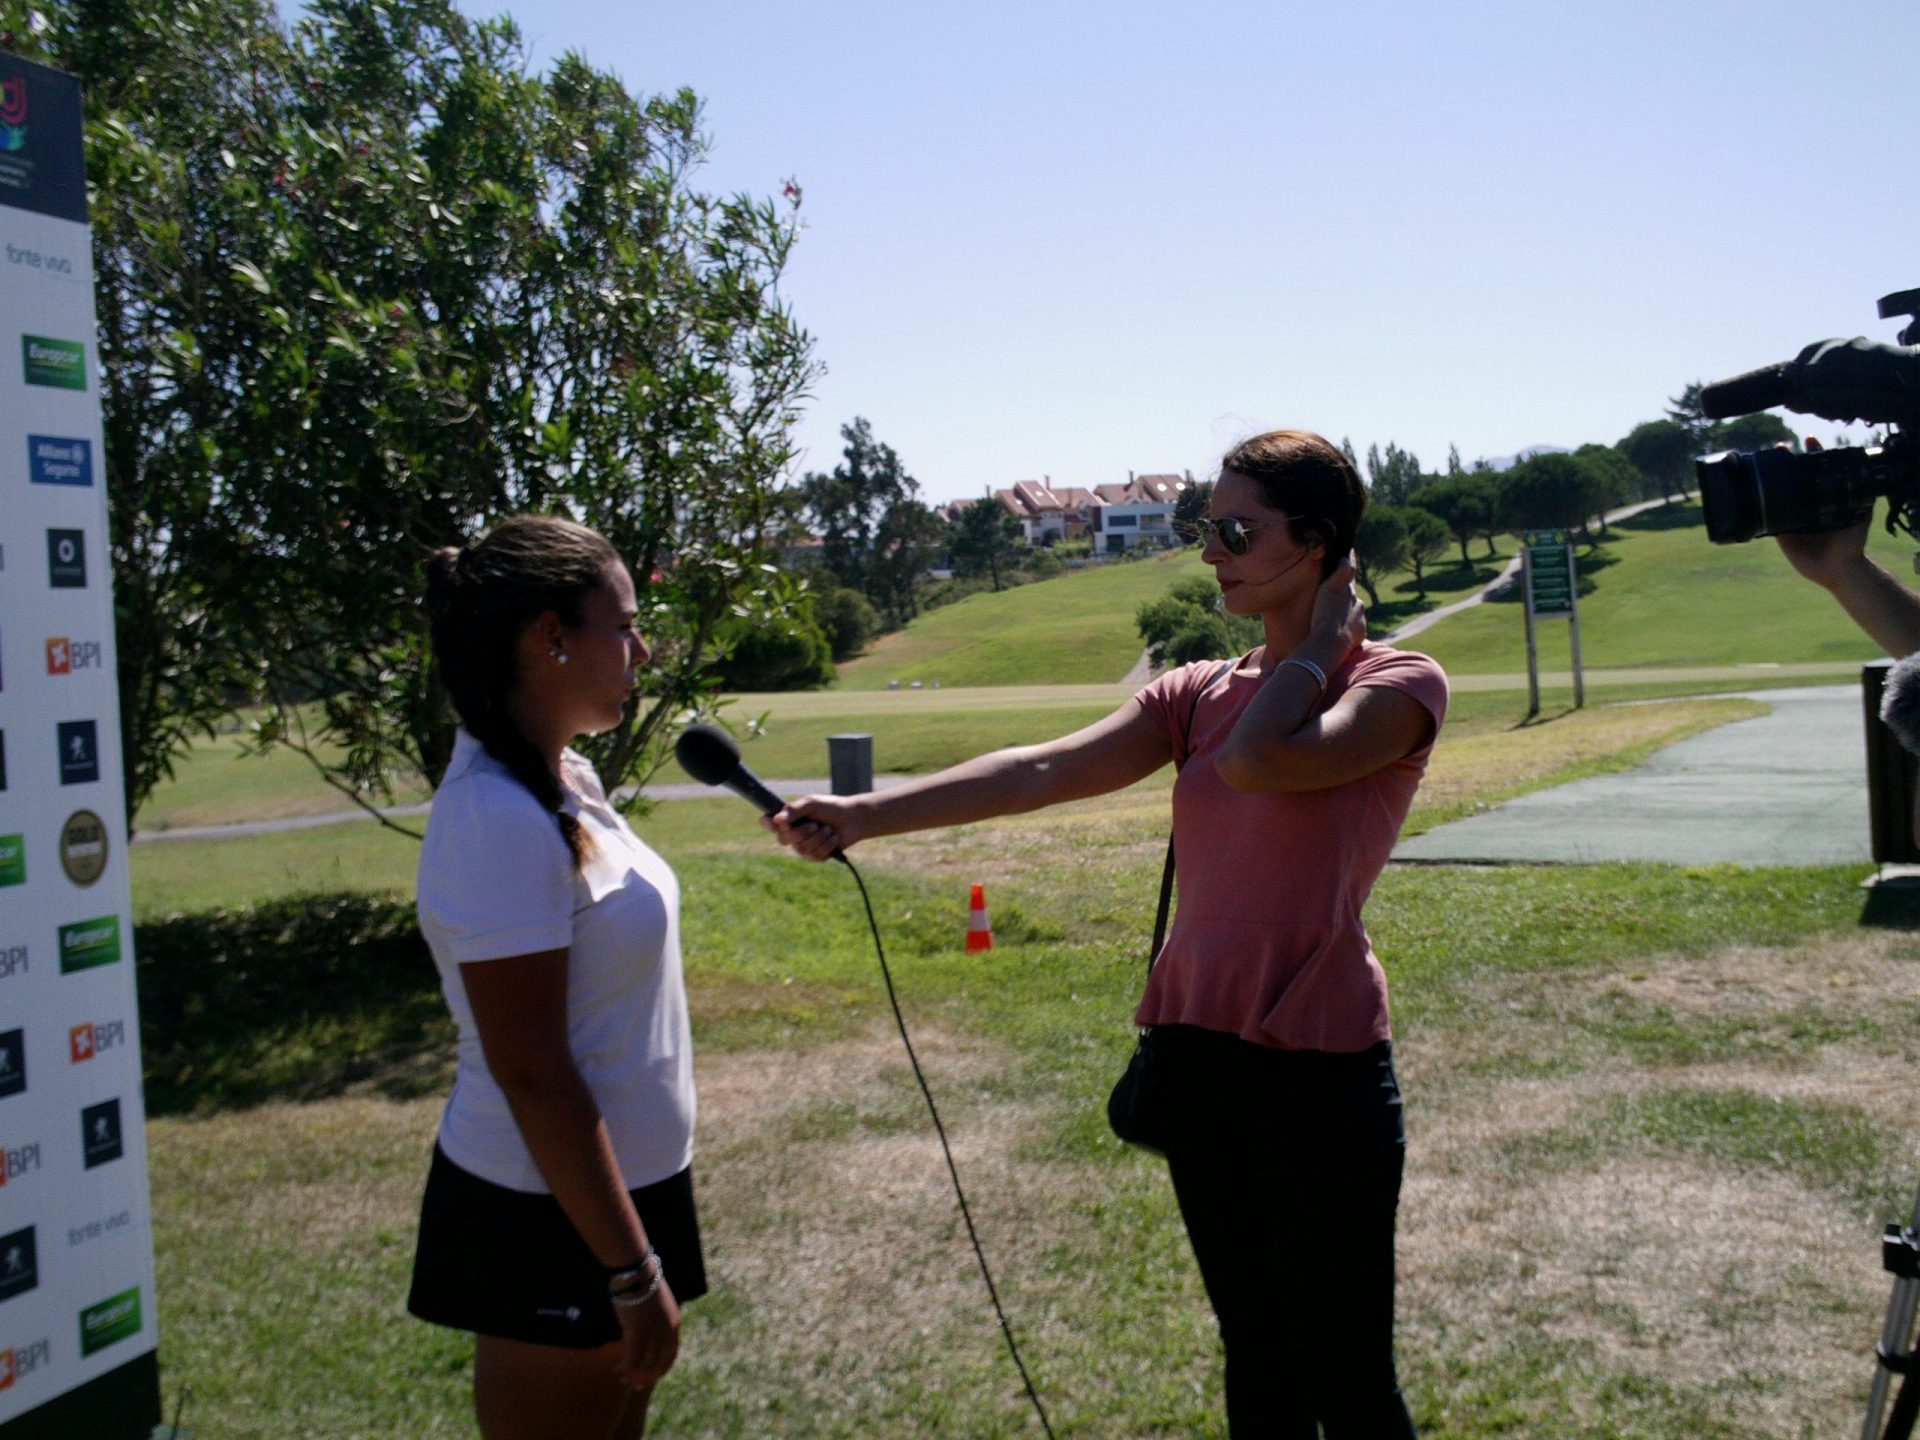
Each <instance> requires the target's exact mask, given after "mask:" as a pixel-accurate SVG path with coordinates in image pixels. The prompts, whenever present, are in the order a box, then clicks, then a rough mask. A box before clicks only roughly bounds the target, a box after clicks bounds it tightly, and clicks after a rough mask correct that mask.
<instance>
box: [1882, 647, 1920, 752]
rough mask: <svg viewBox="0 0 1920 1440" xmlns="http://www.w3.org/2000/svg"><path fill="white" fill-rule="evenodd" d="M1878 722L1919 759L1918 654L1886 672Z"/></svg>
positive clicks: (1919, 694) (1919, 679)
mask: <svg viewBox="0 0 1920 1440" xmlns="http://www.w3.org/2000/svg"><path fill="white" fill-rule="evenodd" d="M1880 718H1881V719H1882V720H1884V721H1886V723H1887V728H1888V729H1889V730H1891V731H1893V735H1894V738H1895V739H1896V740H1898V741H1899V742H1900V744H1901V746H1902V748H1904V749H1906V750H1907V751H1909V752H1911V753H1913V754H1916V755H1920V654H1915V655H1909V656H1907V658H1906V659H1904V660H1901V661H1899V662H1898V663H1897V664H1895V665H1894V667H1893V668H1892V669H1891V670H1889V671H1888V672H1887V680H1886V688H1885V689H1883V690H1882V691H1881V692H1880Z"/></svg>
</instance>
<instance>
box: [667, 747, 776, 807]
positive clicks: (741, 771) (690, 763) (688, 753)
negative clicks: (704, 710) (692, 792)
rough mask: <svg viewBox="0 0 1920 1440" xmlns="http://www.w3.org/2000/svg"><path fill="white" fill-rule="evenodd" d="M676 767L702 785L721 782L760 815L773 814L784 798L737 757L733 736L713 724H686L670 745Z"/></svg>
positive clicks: (738, 754)
mask: <svg viewBox="0 0 1920 1440" xmlns="http://www.w3.org/2000/svg"><path fill="white" fill-rule="evenodd" d="M673 754H674V758H675V759H677V760H678V761H679V762H680V768H681V769H682V770H684V771H686V772H687V774H689V775H691V776H692V777H693V778H694V779H696V780H698V781H699V782H700V783H701V784H702V785H724V786H726V787H727V789H729V790H731V791H733V793H734V794H736V795H738V796H739V797H740V798H741V799H742V800H745V801H746V802H747V803H748V804H749V805H752V806H755V807H756V808H757V809H758V810H759V811H760V813H761V814H762V815H774V814H778V813H779V811H780V810H781V809H782V808H784V807H785V805H786V803H787V802H786V801H784V800H782V799H781V798H780V797H779V796H778V795H776V794H774V793H773V792H772V791H771V790H769V789H767V787H766V786H765V785H762V784H761V783H760V777H759V776H758V775H755V774H754V773H753V771H751V770H749V769H748V768H747V767H746V765H745V764H744V763H743V762H742V761H741V759H740V747H739V746H738V745H736V744H734V743H733V737H732V736H731V735H729V734H727V732H726V731H724V730H722V729H720V728H718V727H717V726H713V725H689V726H688V727H687V728H686V729H685V730H683V731H681V732H680V738H679V739H678V740H676V741H675V742H674V745H673Z"/></svg>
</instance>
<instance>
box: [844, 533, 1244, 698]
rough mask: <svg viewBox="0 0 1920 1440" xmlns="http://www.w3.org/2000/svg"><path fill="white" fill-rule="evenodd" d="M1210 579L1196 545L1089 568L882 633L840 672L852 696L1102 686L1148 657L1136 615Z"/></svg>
mask: <svg viewBox="0 0 1920 1440" xmlns="http://www.w3.org/2000/svg"><path fill="white" fill-rule="evenodd" d="M1203 573H1206V567H1205V566H1203V565H1202V564H1201V563H1200V554H1199V551H1198V550H1197V549H1194V548H1193V547H1191V546H1189V547H1187V548H1185V549H1182V550H1175V551H1172V552H1170V553H1168V554H1166V555H1159V556H1155V557H1153V558H1152V559H1148V560H1131V561H1126V562H1123V563H1117V564H1110V565H1098V566H1089V567H1087V568H1086V569H1085V570H1076V571H1070V572H1069V573H1067V574H1065V575H1061V576H1059V577H1057V578H1055V579H1052V580H1042V581H1039V582H1037V583H1035V584H1032V585H1022V586H1020V587H1019V588H1017V589H1014V590H1002V591H1001V592H1000V593H999V594H997V595H996V594H992V593H987V594H982V595H970V596H968V597H967V598H966V599H965V600H962V601H959V602H958V603H957V604H953V605H946V606H943V607H941V608H940V609H938V610H934V611H931V612H929V613H928V614H925V615H922V616H921V617H920V618H919V619H917V620H915V621H914V622H913V623H912V624H910V625H908V626H907V628H906V629H904V630H900V631H896V632H895V633H894V634H892V635H886V636H882V637H881V639H880V640H879V641H878V642H877V643H876V644H875V645H874V646H873V648H872V649H871V650H869V651H868V652H867V653H866V654H865V655H862V656H860V657H858V658H857V659H854V660H849V661H848V662H847V663H846V664H844V665H842V666H841V667H840V688H841V689H843V690H884V689H886V688H887V685H888V682H890V681H893V680H898V681H899V682H900V683H901V684H902V685H910V684H912V683H913V682H914V681H916V680H918V681H921V682H922V683H925V684H931V683H933V682H935V681H938V682H939V683H940V684H941V685H1098V684H1111V683H1113V682H1114V681H1117V680H1119V679H1121V678H1122V677H1123V676H1125V675H1126V673H1127V671H1128V670H1130V669H1131V668H1132V667H1133V663H1134V661H1136V660H1138V659H1139V658H1140V648H1141V646H1140V634H1139V631H1137V630H1136V629H1135V628H1134V615H1135V613H1136V612H1137V611H1138V610H1139V608H1140V606H1141V605H1142V604H1143V603H1144V602H1146V601H1148V600H1155V599H1158V598H1159V597H1160V596H1161V595H1163V594H1165V593H1166V589H1167V587H1168V586H1169V585H1171V584H1173V582H1174V581H1175V580H1177V579H1179V578H1180V577H1181V576H1183V575H1199V574H1203Z"/></svg>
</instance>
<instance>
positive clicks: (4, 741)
mask: <svg viewBox="0 0 1920 1440" xmlns="http://www.w3.org/2000/svg"><path fill="white" fill-rule="evenodd" d="M112 579H113V575H112V567H111V564H110V559H109V554H108V549H107V490H106V475H105V471H104V467H103V464H102V449H101V428H100V372H99V356H98V353H97V351H96V348H95V339H94V310H93V260H92V248H91V241H90V238H89V235H88V230H87V223H86V189H85V169H84V162H83V150H82V133H81V114H80V87H79V85H78V84H77V83H76V82H75V81H74V80H73V79H72V78H71V77H70V76H65V75H61V74H58V73H57V72H55V71H52V70H48V69H46V68H44V67H42V66H38V65H33V64H29V63H28V62H26V61H22V60H17V59H15V58H13V57H11V56H8V55H5V54H0V1440H29V1437H32V1440H38V1437H40V1436H51V1435H56V1434H58V1435H67V1436H80V1435H85V1436H87V1437H88V1440H134V1437H136V1436H145V1435H147V1434H148V1433H149V1431H150V1430H151V1429H152V1427H153V1426H154V1425H155V1424H156V1423H157V1422H158V1420H159V1418H160V1416H159V1399H158V1368H157V1364H156V1348H157V1344H158V1332H157V1329H156V1324H155V1322H156V1318H157V1317H156V1315H155V1306H154V1291H153V1234H152V1224H151V1210H150V1205H149V1200H148V1191H147V1155H146V1115H145V1109H144V1106H143V1104H142V1100H141V1090H140V1026H139V1015H138V1009H137V1005H136V1001H135V996H134V975H133V899H132V893H131V889H130V887H129V884H128V873H127V827H126V820H125V812H126V805H125V798H124V788H123V785H122V781H121V769H120V709H119V700H118V695H117V693H116V687H115V665H114V631H113V591H112Z"/></svg>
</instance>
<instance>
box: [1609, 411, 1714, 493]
mask: <svg viewBox="0 0 1920 1440" xmlns="http://www.w3.org/2000/svg"><path fill="white" fill-rule="evenodd" d="M1614 448H1615V449H1617V450H1619V452H1620V453H1621V454H1622V455H1624V456H1626V457H1627V459H1628V460H1629V461H1631V462H1632V463H1633V466H1634V468H1635V469H1636V470H1638V471H1639V472H1640V473H1641V475H1643V476H1644V477H1646V481H1647V490H1648V493H1649V494H1650V495H1659V496H1661V497H1663V498H1664V499H1666V500H1667V501H1668V502H1669V503H1671V502H1672V500H1673V498H1674V496H1675V495H1680V496H1683V497H1684V496H1685V495H1686V493H1687V491H1688V489H1689V488H1691V485H1692V481H1693V460H1694V456H1695V455H1696V454H1698V453H1699V452H1698V451H1696V450H1695V449H1694V440H1693V436H1692V434H1691V433H1689V431H1688V430H1687V428H1686V427H1685V426H1684V425H1680V424H1678V423H1676V422H1674V421H1672V420H1648V421H1645V422H1644V423H1642V424H1639V425H1636V426H1634V427H1633V429H1632V430H1631V431H1629V432H1628V434H1627V436H1626V438H1625V439H1623V440H1622V441H1621V442H1620V443H1619V444H1618V445H1617V446H1615V447H1614Z"/></svg>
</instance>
